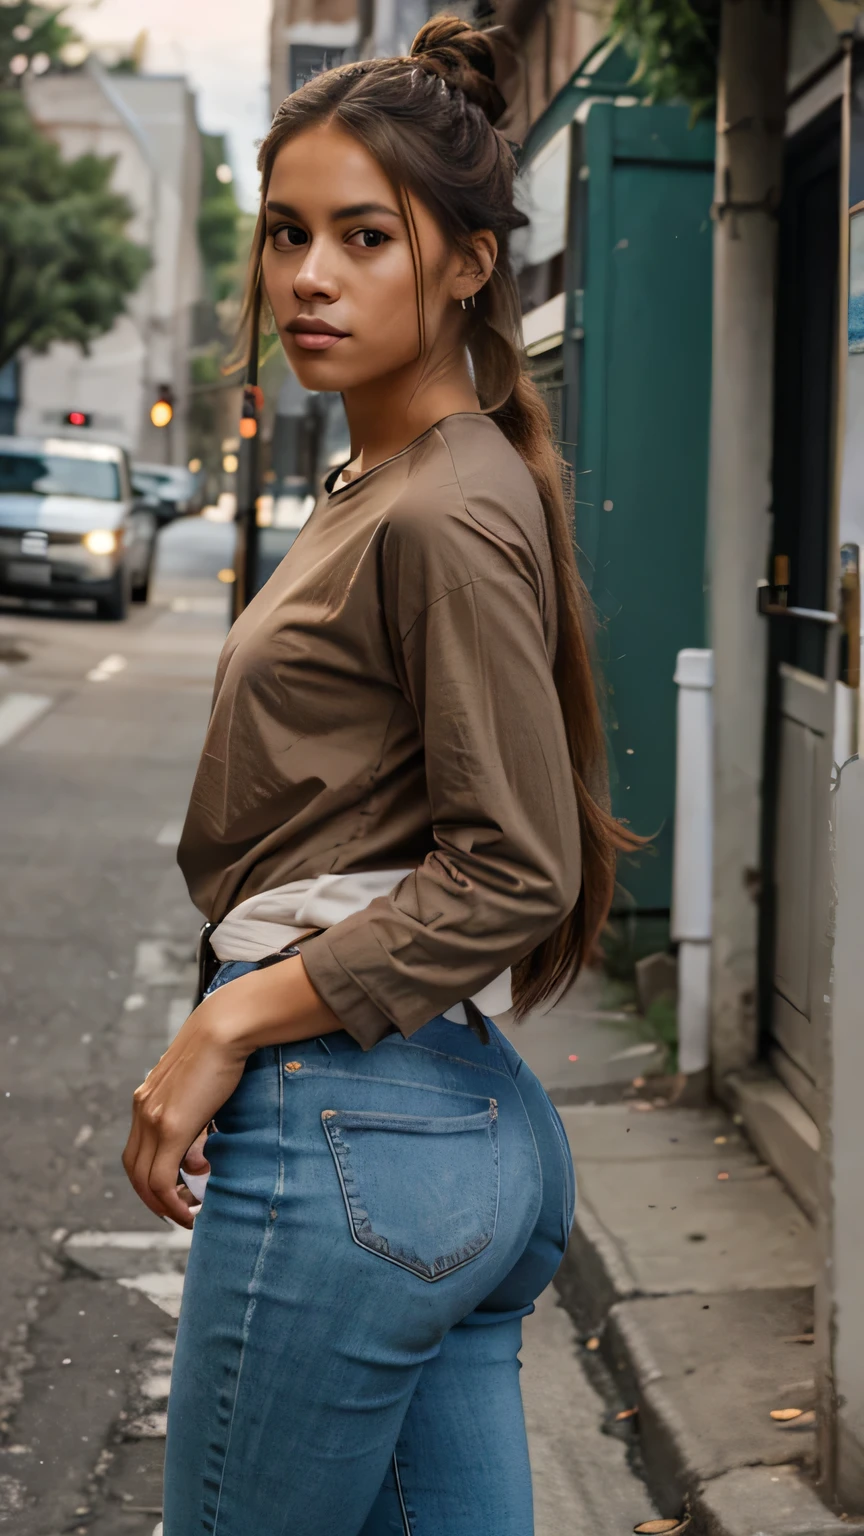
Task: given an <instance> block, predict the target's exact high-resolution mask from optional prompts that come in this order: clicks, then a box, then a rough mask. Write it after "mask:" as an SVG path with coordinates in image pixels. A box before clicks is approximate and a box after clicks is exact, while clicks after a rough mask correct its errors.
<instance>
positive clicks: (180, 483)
mask: <svg viewBox="0 0 864 1536" xmlns="http://www.w3.org/2000/svg"><path fill="white" fill-rule="evenodd" d="M132 484H133V486H134V487H135V490H136V491H138V492H140V493H143V494H144V495H145V496H160V497H161V498H162V500H163V501H175V500H176V499H177V498H178V497H180V496H183V495H184V494H185V493H186V490H187V485H186V481H185V478H184V477H182V476H180V475H167V474H166V475H159V474H156V473H155V472H153V471H152V470H142V469H136V470H133V472H132Z"/></svg>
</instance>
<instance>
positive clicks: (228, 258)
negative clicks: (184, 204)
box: [198, 133, 240, 301]
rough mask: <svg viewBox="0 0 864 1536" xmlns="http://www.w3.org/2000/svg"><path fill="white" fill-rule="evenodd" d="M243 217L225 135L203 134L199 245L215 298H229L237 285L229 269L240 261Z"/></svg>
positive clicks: (216, 299)
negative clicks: (241, 218)
mask: <svg viewBox="0 0 864 1536" xmlns="http://www.w3.org/2000/svg"><path fill="white" fill-rule="evenodd" d="M239 219H240V208H239V206H238V204H237V198H236V197H235V195H234V181H233V178H232V176H231V172H230V168H229V167H228V164H227V155H226V148H225V136H224V134H221V133H202V134H201V205H200V210H199V213H198V244H199V246H200V249H201V259H202V261H203V263H204V269H205V271H206V273H207V279H208V283H209V286H210V289H211V291H212V295H213V298H214V300H215V301H218V300H219V299H224V298H226V297H227V295H228V294H229V293H230V292H231V290H232V287H233V272H232V271H230V270H227V271H226V269H231V268H233V266H234V264H235V263H236V261H237V242H238V224H239Z"/></svg>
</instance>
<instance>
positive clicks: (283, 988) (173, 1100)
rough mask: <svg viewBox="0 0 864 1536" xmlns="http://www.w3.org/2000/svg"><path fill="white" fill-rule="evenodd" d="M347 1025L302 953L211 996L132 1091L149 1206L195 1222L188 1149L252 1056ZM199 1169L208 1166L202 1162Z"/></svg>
mask: <svg viewBox="0 0 864 1536" xmlns="http://www.w3.org/2000/svg"><path fill="white" fill-rule="evenodd" d="M341 1028H342V1025H341V1023H340V1021H339V1020H338V1019H337V1017H336V1015H335V1014H334V1013H332V1012H331V1010H330V1009H329V1008H328V1007H327V1004H326V1003H324V1002H322V1000H321V998H320V997H319V995H318V993H317V992H316V991H315V988H314V987H313V985H312V983H311V981H310V980H309V978H308V976H307V975H306V971H305V968H304V965H303V961H302V959H301V957H300V956H299V955H292V956H289V958H288V959H286V960H284V961H282V962H281V964H279V965H270V966H266V967H265V968H264V970H261V971H250V972H249V974H248V975H246V976H240V977H238V978H237V980H236V981H229V982H228V983H227V984H226V985H225V986H223V987H220V988H219V989H218V990H217V991H216V992H212V993H211V994H210V996H209V997H205V999H204V1001H203V1002H202V1003H200V1004H199V1006H198V1007H197V1008H196V1009H195V1011H194V1012H193V1013H191V1014H190V1016H189V1018H188V1019H187V1020H186V1023H185V1024H184V1025H183V1027H182V1029H181V1030H180V1031H179V1032H178V1034H177V1035H176V1036H175V1038H174V1039H173V1040H172V1042H171V1044H170V1045H169V1047H168V1049H167V1051H166V1052H165V1055H164V1056H162V1057H161V1058H160V1060H159V1061H158V1062H157V1063H156V1066H155V1067H154V1068H153V1070H152V1072H149V1073H148V1074H147V1077H146V1078H145V1079H144V1082H143V1083H142V1084H141V1087H140V1088H137V1089H136V1090H135V1094H134V1096H133V1100H132V1128H131V1130H130V1132H129V1140H128V1141H127V1143H126V1150H125V1151H124V1153H123V1166H124V1168H125V1169H126V1172H127V1174H128V1176H129V1179H130V1181H131V1183H132V1186H133V1188H134V1189H135V1192H136V1194H138V1195H139V1196H140V1198H141V1199H142V1200H143V1201H144V1204H145V1205H147V1206H149V1207H150V1210H151V1211H153V1212H155V1214H156V1215H157V1216H168V1217H170V1218H171V1220H172V1221H176V1222H178V1223H179V1225H180V1226H181V1227H191V1226H192V1217H191V1215H190V1213H189V1203H190V1202H189V1198H188V1191H184V1190H182V1189H178V1187H177V1181H178V1170H179V1168H180V1164H181V1162H182V1161H183V1158H184V1157H185V1155H186V1152H187V1149H188V1148H189V1147H191V1145H192V1143H193V1142H194V1141H195V1139H196V1137H198V1135H199V1134H200V1132H201V1131H202V1130H203V1129H204V1128H205V1127H206V1126H207V1125H209V1123H210V1121H211V1120H212V1118H213V1116H214V1115H215V1114H216V1113H217V1112H218V1110H219V1109H221V1107H222V1105H223V1104H224V1103H225V1101H226V1100H227V1099H228V1098H230V1096H231V1094H232V1093H233V1092H234V1089H235V1088H236V1087H237V1084H238V1083H239V1081H240V1078H241V1077H242V1075H243V1067H244V1065H245V1062H246V1058H247V1056H249V1055H251V1053H252V1052H253V1051H256V1050H258V1049H259V1048H260V1047H261V1046H264V1045H283V1044H290V1043H291V1041H294V1040H308V1039H309V1038H310V1037H312V1036H315V1035H326V1034H331V1033H332V1032H333V1031H334V1030H336V1029H341ZM204 1166H205V1167H206V1165H204ZM196 1171H203V1169H202V1168H201V1166H200V1165H199V1168H198V1169H196Z"/></svg>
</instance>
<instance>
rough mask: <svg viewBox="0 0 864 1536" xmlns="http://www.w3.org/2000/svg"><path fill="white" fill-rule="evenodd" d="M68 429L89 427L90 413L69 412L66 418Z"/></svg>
mask: <svg viewBox="0 0 864 1536" xmlns="http://www.w3.org/2000/svg"><path fill="white" fill-rule="evenodd" d="M64 420H65V422H66V425H67V427H89V425H90V420H91V417H90V412H89V411H67V412H66V415H65V417H64Z"/></svg>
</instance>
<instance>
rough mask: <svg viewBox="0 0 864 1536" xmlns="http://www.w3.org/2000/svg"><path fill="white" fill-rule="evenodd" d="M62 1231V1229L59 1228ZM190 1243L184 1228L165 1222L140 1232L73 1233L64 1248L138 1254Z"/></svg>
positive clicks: (187, 1232) (179, 1247) (177, 1247)
mask: <svg viewBox="0 0 864 1536" xmlns="http://www.w3.org/2000/svg"><path fill="white" fill-rule="evenodd" d="M61 1231H62V1228H61ZM191 1243H192V1233H191V1232H189V1231H187V1229H186V1228H185V1227H176V1226H175V1225H174V1223H173V1222H165V1223H163V1224H162V1225H161V1226H159V1227H154V1228H153V1229H152V1231H151V1230H149V1229H147V1230H145V1231H141V1232H98V1231H90V1232H87V1231H85V1232H73V1233H72V1236H71V1237H70V1238H68V1239H67V1242H66V1247H67V1248H71V1249H73V1250H76V1249H81V1250H82V1251H85V1250H90V1249H97V1248H128V1249H129V1251H130V1252H138V1253H140V1252H141V1251H142V1250H144V1249H147V1248H167V1249H169V1250H171V1251H174V1250H181V1251H182V1250H183V1249H184V1248H189V1247H190V1246H191Z"/></svg>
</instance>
